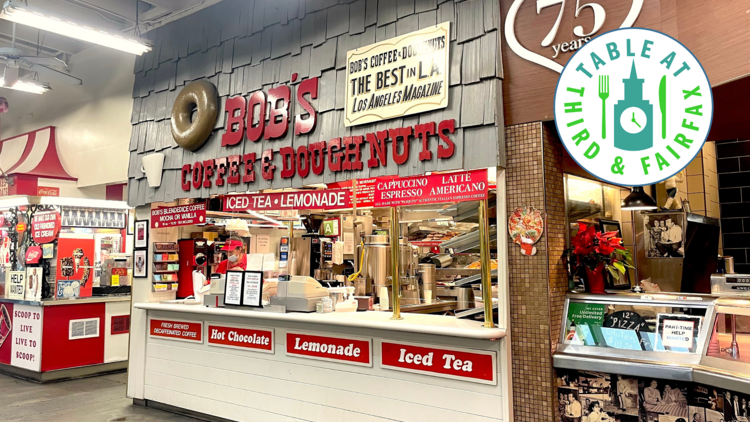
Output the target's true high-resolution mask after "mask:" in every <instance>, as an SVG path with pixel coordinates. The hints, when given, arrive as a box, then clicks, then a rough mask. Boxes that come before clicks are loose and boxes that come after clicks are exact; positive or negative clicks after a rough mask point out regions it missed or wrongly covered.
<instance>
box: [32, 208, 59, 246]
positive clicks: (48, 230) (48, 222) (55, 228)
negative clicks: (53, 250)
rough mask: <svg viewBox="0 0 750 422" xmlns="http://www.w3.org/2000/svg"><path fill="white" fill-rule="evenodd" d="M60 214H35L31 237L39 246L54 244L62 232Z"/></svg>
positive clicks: (54, 212)
mask: <svg viewBox="0 0 750 422" xmlns="http://www.w3.org/2000/svg"><path fill="white" fill-rule="evenodd" d="M60 225H61V221H60V213H59V212H57V211H43V212H37V213H34V216H33V217H32V218H31V236H32V237H33V238H34V242H36V243H38V244H43V243H52V242H54V241H55V239H57V234H58V233H59V232H60Z"/></svg>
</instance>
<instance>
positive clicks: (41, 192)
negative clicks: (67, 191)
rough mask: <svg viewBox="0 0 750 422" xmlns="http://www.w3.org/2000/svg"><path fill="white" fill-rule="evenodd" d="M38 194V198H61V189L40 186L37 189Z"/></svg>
mask: <svg viewBox="0 0 750 422" xmlns="http://www.w3.org/2000/svg"><path fill="white" fill-rule="evenodd" d="M36 194H37V196H60V188H50V187H47V186H39V187H37V188H36Z"/></svg>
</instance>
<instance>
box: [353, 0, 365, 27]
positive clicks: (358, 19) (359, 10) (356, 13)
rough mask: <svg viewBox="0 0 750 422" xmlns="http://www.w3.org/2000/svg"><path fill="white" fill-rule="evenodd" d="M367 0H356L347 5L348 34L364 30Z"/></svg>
mask: <svg viewBox="0 0 750 422" xmlns="http://www.w3.org/2000/svg"><path fill="white" fill-rule="evenodd" d="M366 11H367V0H357V1H355V2H353V3H352V4H351V6H350V7H349V34H360V33H362V32H364V31H365V13H366Z"/></svg>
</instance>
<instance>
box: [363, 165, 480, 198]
mask: <svg viewBox="0 0 750 422" xmlns="http://www.w3.org/2000/svg"><path fill="white" fill-rule="evenodd" d="M487 190H488V183H487V170H485V169H482V170H472V171H464V172H456V173H442V174H431V175H429V176H415V177H404V178H391V179H388V178H385V179H384V180H378V181H377V182H376V185H375V200H374V205H375V206H376V207H397V206H402V205H422V204H435V203H440V202H462V201H477V200H481V199H487Z"/></svg>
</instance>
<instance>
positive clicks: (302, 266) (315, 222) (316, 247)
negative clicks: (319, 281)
mask: <svg viewBox="0 0 750 422" xmlns="http://www.w3.org/2000/svg"><path fill="white" fill-rule="evenodd" d="M324 219H325V217H324V216H322V215H312V214H309V215H306V216H304V217H303V218H302V224H303V225H304V226H305V229H306V230H307V233H305V234H303V235H302V237H295V238H294V239H292V242H291V243H292V245H291V267H290V268H291V275H299V276H307V277H314V276H315V270H318V269H320V268H322V267H323V265H324V264H323V256H324V250H323V241H322V238H323V236H321V235H320V226H321V225H322V224H323V220H324Z"/></svg>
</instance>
